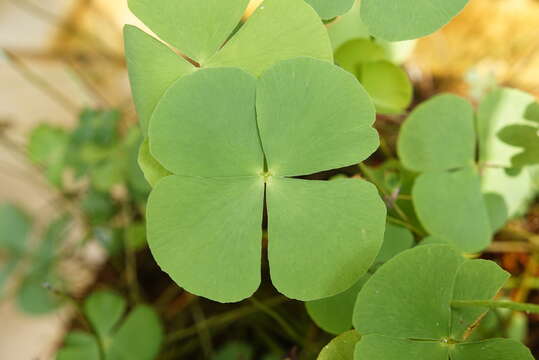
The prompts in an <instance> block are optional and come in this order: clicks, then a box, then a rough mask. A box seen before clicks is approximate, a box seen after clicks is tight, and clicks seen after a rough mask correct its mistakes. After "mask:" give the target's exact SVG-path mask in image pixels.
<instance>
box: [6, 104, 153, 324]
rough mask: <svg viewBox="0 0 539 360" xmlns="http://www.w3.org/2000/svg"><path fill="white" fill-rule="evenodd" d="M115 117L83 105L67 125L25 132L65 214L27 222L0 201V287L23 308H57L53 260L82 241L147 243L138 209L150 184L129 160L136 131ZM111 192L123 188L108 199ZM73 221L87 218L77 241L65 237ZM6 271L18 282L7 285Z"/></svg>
mask: <svg viewBox="0 0 539 360" xmlns="http://www.w3.org/2000/svg"><path fill="white" fill-rule="evenodd" d="M119 120H120V114H119V113H118V112H117V111H101V110H85V111H83V112H82V113H81V116H80V118H79V122H78V124H77V126H76V128H75V129H73V130H69V131H68V130H66V129H63V128H59V127H54V126H51V125H48V124H41V125H39V126H38V127H36V128H35V129H34V130H33V131H32V132H31V133H30V135H29V141H28V148H27V152H28V157H29V159H30V160H31V161H32V162H33V163H34V164H36V165H37V166H39V167H40V169H42V171H43V174H44V175H45V177H46V178H47V180H48V181H49V183H50V184H51V185H52V186H53V187H54V188H56V191H57V192H58V197H57V198H55V199H54V205H55V206H56V205H57V204H58V205H60V206H59V208H60V209H61V210H62V211H63V213H64V215H61V216H59V217H58V218H56V219H53V220H52V221H51V222H50V223H49V224H48V225H46V226H45V228H44V229H43V230H41V228H42V227H43V226H41V225H40V226H37V224H34V220H33V219H32V217H31V216H30V215H29V214H27V213H26V212H25V211H24V210H22V209H20V208H18V207H16V206H15V205H12V204H2V205H1V206H0V251H1V252H2V255H3V256H2V258H3V260H4V261H3V262H4V263H5V265H3V267H2V270H1V271H0V290H1V291H2V292H4V293H5V292H6V291H7V290H8V289H9V290H10V291H9V293H10V294H11V293H16V294H17V299H18V303H19V304H20V307H21V309H22V310H24V311H25V312H27V313H31V314H42V313H46V312H49V311H51V310H54V309H55V308H56V306H57V305H58V302H59V301H60V298H59V297H58V296H55V295H54V294H53V292H51V291H50V288H55V289H65V286H64V285H65V281H64V280H62V279H61V274H60V271H59V270H58V267H59V265H60V264H61V262H62V259H66V258H68V257H70V256H72V255H73V250H74V249H76V248H78V247H79V246H80V245H83V244H84V243H85V241H86V240H88V239H97V240H99V242H100V243H101V244H102V245H103V246H104V247H105V248H106V249H107V250H109V252H110V253H111V254H115V253H118V252H119V251H120V250H121V249H122V246H123V244H128V245H129V247H130V249H131V250H136V249H139V248H141V247H144V246H145V244H146V241H145V239H146V237H145V224H144V221H143V218H142V216H141V214H142V213H143V207H144V204H145V201H146V197H147V194H148V191H149V185H148V184H147V183H146V181H145V179H144V177H143V175H142V172H141V171H140V169H139V167H138V164H137V161H136V160H137V153H138V148H139V145H140V143H141V141H142V138H141V135H140V132H139V130H138V129H135V128H134V129H131V130H129V131H127V133H126V134H121V132H120V129H119ZM70 175H71V176H70ZM118 189H120V190H121V189H125V191H118ZM115 191H116V192H119V193H121V194H123V195H122V196H120V197H117V198H115V197H114V192H115ZM48 205H49V204H48ZM73 209H79V210H80V213H79V211H78V210H77V211H74V210H73ZM125 209H128V210H129V211H127V210H125ZM122 211H124V212H128V214H127V219H124V220H123V221H119V220H118V219H117V218H118V217H119V216H120V215H121V214H122ZM80 217H82V219H79V218H80ZM77 220H82V221H83V222H84V223H85V225H86V226H85V227H84V230H85V233H84V238H83V239H82V240H83V241H82V242H80V241H74V242H66V241H65V240H66V239H68V238H69V237H70V236H69V234H70V231H69V230H70V228H71V224H72V223H73V222H74V221H77ZM10 278H17V279H20V281H15V283H13V281H10V282H9V284H8V283H7V280H8V279H10ZM10 294H7V293H6V294H4V295H5V296H6V297H8V295H10Z"/></svg>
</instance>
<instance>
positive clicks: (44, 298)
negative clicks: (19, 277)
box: [17, 268, 60, 315]
mask: <svg viewBox="0 0 539 360" xmlns="http://www.w3.org/2000/svg"><path fill="white" fill-rule="evenodd" d="M55 283H57V280H56V277H55V276H54V274H52V270H51V269H49V268H47V269H42V272H41V273H38V272H32V273H31V274H30V275H28V276H27V277H26V278H25V279H23V281H22V283H21V285H20V287H19V289H18V293H17V305H18V306H19V308H20V309H21V310H22V311H23V312H25V313H27V314H31V315H43V314H47V313H50V312H51V311H54V310H56V309H57V308H58V305H59V302H60V299H59V298H58V296H56V295H55V294H53V293H52V292H51V291H50V290H49V289H47V288H46V287H45V284H55Z"/></svg>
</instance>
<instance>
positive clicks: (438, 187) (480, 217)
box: [412, 168, 492, 252]
mask: <svg viewBox="0 0 539 360" xmlns="http://www.w3.org/2000/svg"><path fill="white" fill-rule="evenodd" d="M412 198H413V202H414V206H415V209H416V211H417V215H418V217H419V219H420V221H421V223H422V224H423V226H424V227H425V229H426V230H427V231H428V232H429V233H430V234H431V235H435V236H438V237H442V238H444V239H446V240H447V241H449V242H450V243H452V244H453V245H454V246H456V247H457V248H459V249H461V250H462V251H464V252H477V251H481V250H483V249H485V248H486V247H487V246H488V245H489V244H490V242H491V235H492V230H491V224H490V220H489V215H488V212H487V209H486V206H485V203H484V201H483V197H482V195H481V189H480V183H479V176H478V175H477V173H476V171H475V170H474V169H471V168H464V169H461V170H458V171H453V172H427V173H424V174H422V175H420V176H419V177H418V178H417V180H416V182H415V184H414V188H413V191H412ZM448 219H451V221H447V220H448Z"/></svg>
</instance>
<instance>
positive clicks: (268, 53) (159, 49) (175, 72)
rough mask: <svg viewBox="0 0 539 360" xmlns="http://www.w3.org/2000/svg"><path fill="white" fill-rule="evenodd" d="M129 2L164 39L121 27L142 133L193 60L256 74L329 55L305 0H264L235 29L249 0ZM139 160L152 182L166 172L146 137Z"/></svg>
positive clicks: (324, 33) (200, 64) (319, 23)
mask: <svg viewBox="0 0 539 360" xmlns="http://www.w3.org/2000/svg"><path fill="white" fill-rule="evenodd" d="M128 3H129V8H130V9H131V11H132V12H133V13H134V14H135V15H136V16H137V17H138V18H139V19H141V20H142V21H143V22H144V23H145V24H146V25H147V26H148V27H149V28H150V29H151V30H153V31H154V32H155V33H156V34H157V35H158V36H159V37H160V38H161V40H163V41H165V42H166V43H167V44H164V43H162V42H160V41H159V40H157V39H155V38H153V37H152V36H150V35H148V34H146V33H145V32H143V31H142V30H140V29H138V28H136V27H134V26H130V25H127V26H126V27H125V30H124V36H125V48H126V58H127V65H128V70H129V78H130V82H131V88H132V92H133V98H134V102H135V105H136V108H137V112H138V115H139V121H140V124H141V128H142V130H143V133H144V134H145V135H146V134H147V129H148V126H149V121H150V117H151V115H152V113H153V111H154V109H155V106H156V105H157V102H158V101H159V99H160V98H161V97H162V96H163V94H164V93H165V90H166V89H167V88H168V87H169V86H170V85H172V83H173V82H174V81H176V80H177V79H178V78H180V77H182V76H183V75H186V74H189V73H191V72H193V71H196V69H198V68H206V67H223V66H224V67H238V68H241V69H243V70H245V71H247V72H249V73H250V74H252V75H254V76H259V75H260V74H261V73H262V72H263V71H264V70H266V69H267V68H268V67H269V66H271V65H272V64H275V63H276V62H278V61H280V60H285V59H291V58H295V57H300V56H308V57H313V58H317V59H321V60H328V61H331V60H332V59H333V54H332V49H331V45H330V42H329V37H328V34H327V31H326V30H325V28H324V25H323V23H322V21H321V20H320V18H319V16H318V15H317V13H316V12H315V10H314V9H313V8H312V7H311V6H309V5H308V4H307V3H305V2H304V1H303V0H266V1H264V3H263V4H262V5H261V6H259V7H258V9H257V10H256V11H255V13H254V14H253V15H252V16H251V17H250V18H249V20H248V21H247V22H246V23H245V24H243V25H242V26H241V27H240V28H239V30H237V32H235V33H233V32H234V30H235V29H237V27H238V25H240V19H241V17H242V14H243V12H244V10H245V8H246V6H247V4H248V0H238V1H221V0H211V1H201V0H183V1H176V0H160V1H150V0H129V2H128ZM225 42H226V44H225ZM223 44H224V45H223ZM167 45H168V46H167ZM171 47H172V48H171ZM177 52H180V53H181V54H182V56H180V55H178V54H177ZM188 60H189V61H188ZM139 163H140V165H141V168H142V169H143V171H144V173H145V175H146V177H147V179H148V181H149V182H150V183H151V184H152V185H153V184H155V182H156V181H157V180H158V179H159V178H160V177H162V176H165V175H167V174H168V173H169V172H168V171H167V169H165V168H164V167H162V166H161V164H160V163H159V162H158V161H156V160H155V159H154V158H153V156H152V154H151V153H150V151H149V147H148V143H147V141H146V142H145V143H144V144H143V145H142V147H141V153H140V158H139Z"/></svg>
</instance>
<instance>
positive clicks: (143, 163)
mask: <svg viewBox="0 0 539 360" xmlns="http://www.w3.org/2000/svg"><path fill="white" fill-rule="evenodd" d="M138 164H139V166H140V169H141V170H142V172H143V173H144V177H145V178H146V180H147V181H148V183H149V184H150V185H151V186H152V187H154V186H155V184H157V182H158V181H159V180H160V179H161V178H163V177H165V176H169V175H171V172H170V171H168V170H167V169H165V168H164V167H163V165H161V164H160V163H159V162H158V161H157V159H156V158H155V157H154V156H153V155H152V154H151V153H150V142H149V140H148V138H146V139H144V142H143V143H142V144H141V145H140V150H139V154H138Z"/></svg>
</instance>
